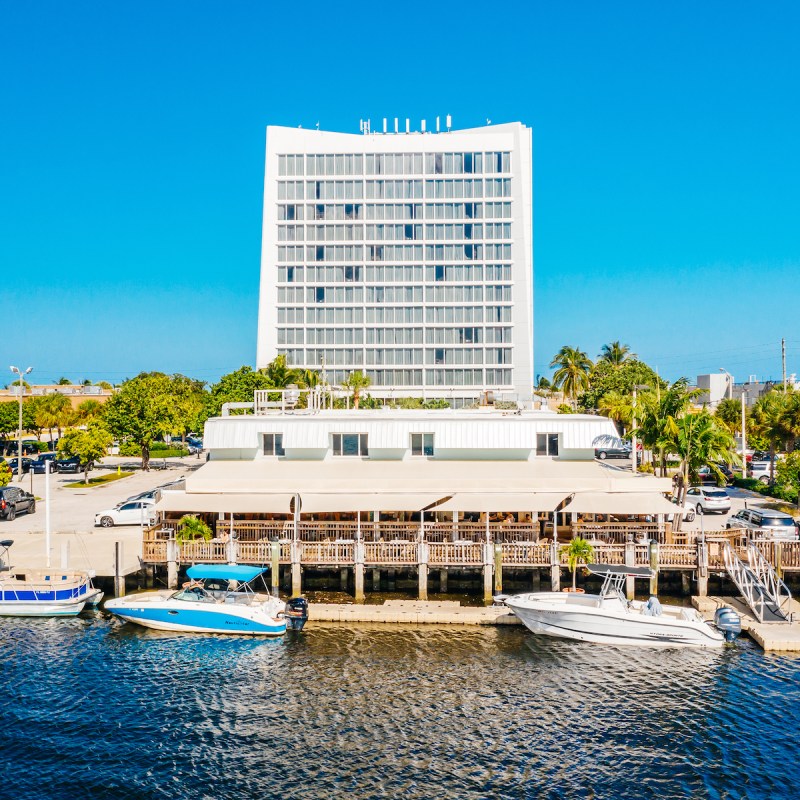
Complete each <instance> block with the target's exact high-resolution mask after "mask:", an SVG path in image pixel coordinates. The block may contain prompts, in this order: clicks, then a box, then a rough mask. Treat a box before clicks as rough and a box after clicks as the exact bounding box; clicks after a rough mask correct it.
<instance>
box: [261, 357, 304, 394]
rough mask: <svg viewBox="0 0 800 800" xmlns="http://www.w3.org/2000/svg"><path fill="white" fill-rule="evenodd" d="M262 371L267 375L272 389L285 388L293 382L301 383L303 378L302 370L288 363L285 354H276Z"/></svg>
mask: <svg viewBox="0 0 800 800" xmlns="http://www.w3.org/2000/svg"><path fill="white" fill-rule="evenodd" d="M261 372H263V373H264V375H266V376H267V380H268V381H269V384H270V385H269V388H270V389H285V388H286V387H287V386H289V384H291V383H294V384H298V383H300V382H301V381H302V378H303V376H302V373H301V372H300V370H297V369H294V368H293V367H290V366H289V365H288V363H287V361H286V356H284V355H278V356H275V358H273V359H272V361H270V362H269V364H267V366H266V367H264V369H263V370H261Z"/></svg>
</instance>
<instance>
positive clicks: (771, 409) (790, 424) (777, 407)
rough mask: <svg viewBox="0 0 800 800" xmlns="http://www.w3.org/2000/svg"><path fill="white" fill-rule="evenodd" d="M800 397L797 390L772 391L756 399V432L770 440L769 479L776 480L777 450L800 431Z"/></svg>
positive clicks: (754, 419)
mask: <svg viewBox="0 0 800 800" xmlns="http://www.w3.org/2000/svg"><path fill="white" fill-rule="evenodd" d="M798 401H800V397H798V395H797V394H796V393H795V392H791V391H789V392H783V391H771V392H767V394H765V395H762V396H761V397H759V398H758V400H756V404H755V406H753V427H754V429H755V432H756V433H757V434H759V435H761V436H763V437H764V438H765V439H766V440H767V441H768V442H769V456H770V466H769V480H770V483H772V482H773V481H774V480H775V451H776V450H777V449H778V445H783V446H784V447H785V446H786V445H787V444H788V442H789V440H790V439H794V437H795V436H797V434H798V432H800V425H799V424H798V423H800V419H798V417H800V415H798V413H797V408H798Z"/></svg>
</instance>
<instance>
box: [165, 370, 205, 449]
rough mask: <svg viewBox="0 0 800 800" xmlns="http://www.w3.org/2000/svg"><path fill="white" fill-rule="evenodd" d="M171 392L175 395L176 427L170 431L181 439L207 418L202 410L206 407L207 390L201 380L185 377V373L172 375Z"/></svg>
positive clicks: (198, 427)
mask: <svg viewBox="0 0 800 800" xmlns="http://www.w3.org/2000/svg"><path fill="white" fill-rule="evenodd" d="M172 392H173V395H174V397H175V411H176V413H177V427H176V428H175V429H174V430H173V431H170V432H171V433H177V434H179V435H180V437H181V439H183V438H184V437H185V436H186V434H187V433H190V432H192V431H196V430H199V429H201V428H202V426H203V423H204V422H205V420H206V419H207V417H205V416H204V412H205V410H206V407H207V399H206V398H207V392H206V390H205V383H204V382H203V381H196V380H194V379H193V378H187V377H186V375H181V374H175V375H173V376H172Z"/></svg>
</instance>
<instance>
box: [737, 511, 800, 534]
mask: <svg viewBox="0 0 800 800" xmlns="http://www.w3.org/2000/svg"><path fill="white" fill-rule="evenodd" d="M725 527H726V528H745V529H746V530H747V531H748V532H749V534H750V535H751V536H753V537H756V538H764V539H777V540H779V541H789V542H796V541H797V526H796V524H795V521H794V517H791V516H789V514H784V513H783V512H782V511H770V510H769V509H766V508H745V509H744V510H742V511H739V512H737V513H736V514H734V515H733V516H732V517H728V521H727V522H726V523H725Z"/></svg>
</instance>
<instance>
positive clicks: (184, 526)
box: [175, 514, 213, 542]
mask: <svg viewBox="0 0 800 800" xmlns="http://www.w3.org/2000/svg"><path fill="white" fill-rule="evenodd" d="M212 537H213V533H212V532H211V528H209V527H208V525H206V524H205V522H203V520H201V519H199V518H198V517H195V516H194V515H192V514H187V515H186V516H184V517H181V519H180V522H178V532H177V534H176V535H175V538H176V539H177V540H178V541H179V542H192V541H195V540H197V539H205V540H206V541H209V539H211V538H212Z"/></svg>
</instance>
